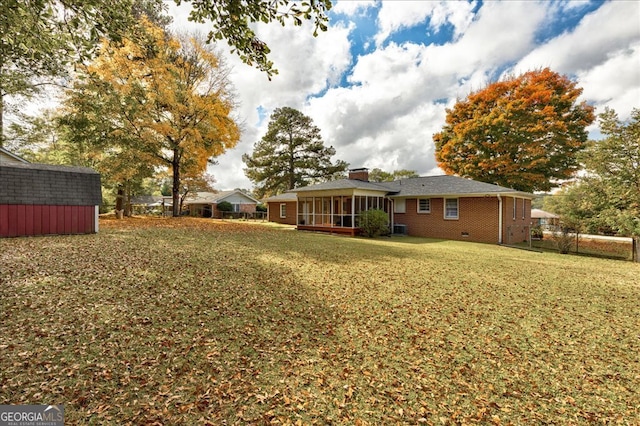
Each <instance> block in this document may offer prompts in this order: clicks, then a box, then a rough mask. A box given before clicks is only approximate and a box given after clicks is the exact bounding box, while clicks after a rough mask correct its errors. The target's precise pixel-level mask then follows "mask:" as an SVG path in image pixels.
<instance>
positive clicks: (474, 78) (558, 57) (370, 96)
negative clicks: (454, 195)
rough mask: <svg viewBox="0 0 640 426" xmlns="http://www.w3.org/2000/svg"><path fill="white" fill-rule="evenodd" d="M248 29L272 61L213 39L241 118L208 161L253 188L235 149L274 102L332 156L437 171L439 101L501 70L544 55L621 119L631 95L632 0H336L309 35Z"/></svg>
mask: <svg viewBox="0 0 640 426" xmlns="http://www.w3.org/2000/svg"><path fill="white" fill-rule="evenodd" d="M169 13H170V14H171V15H172V16H173V18H174V26H175V28H179V29H180V30H185V29H188V30H192V29H200V30H203V31H204V30H206V29H207V27H206V26H204V25H195V24H192V23H189V22H187V16H188V13H189V6H188V4H184V3H183V4H182V5H181V6H179V7H177V6H175V4H173V3H171V4H170V6H169ZM256 32H257V34H258V36H259V38H260V39H262V40H263V41H265V42H266V43H267V44H268V45H269V47H270V48H271V51H272V54H271V59H272V60H273V61H274V63H275V65H276V68H277V69H278V70H279V74H278V75H277V76H275V77H274V78H273V79H272V81H269V80H268V79H267V77H266V75H265V74H263V73H260V72H259V71H257V70H255V69H253V68H251V67H249V66H247V65H244V64H243V63H241V62H240V61H239V60H238V59H237V58H236V57H235V56H234V55H231V54H229V53H228V48H227V47H226V44H221V45H220V48H221V50H222V52H223V56H225V57H226V58H227V63H228V64H229V65H230V66H231V67H232V73H231V80H232V82H233V84H234V86H235V90H236V92H237V96H238V100H239V102H240V107H239V109H238V111H237V113H238V116H239V117H240V119H241V120H242V123H243V126H244V132H243V135H242V139H241V141H240V143H239V144H238V145H237V147H236V148H235V149H233V150H230V151H229V152H228V153H226V154H224V155H223V156H221V157H219V158H218V163H219V164H218V165H216V166H212V167H211V168H210V172H211V173H212V174H213V175H214V177H215V179H216V181H217V183H216V185H215V186H216V188H217V189H220V190H226V189H233V188H251V186H252V184H251V182H250V181H249V180H248V179H247V178H246V177H245V175H244V172H243V168H244V164H243V162H242V160H241V156H242V154H244V153H251V152H252V151H253V146H254V144H255V143H256V142H257V141H259V140H260V138H261V137H262V136H263V135H264V134H265V132H266V127H267V124H268V122H269V116H270V114H271V113H272V112H273V110H274V109H275V108H278V107H283V106H289V107H292V108H296V109H299V110H300V111H302V112H303V113H304V114H306V115H308V116H310V117H311V118H312V119H313V121H314V123H315V124H316V125H317V126H318V127H319V128H320V129H321V132H322V136H323V139H324V142H325V145H331V146H333V147H334V148H335V149H336V156H335V157H334V160H335V159H341V160H344V161H346V162H348V163H349V164H350V166H351V167H354V168H356V167H369V168H375V167H377V168H380V169H383V170H385V171H388V172H391V171H393V170H397V169H410V170H415V171H417V172H418V173H419V174H420V175H432V174H441V173H442V172H441V171H440V170H439V169H438V168H437V166H436V163H435V157H434V144H433V140H432V135H433V134H434V133H436V132H438V131H440V129H441V128H442V126H443V124H444V121H445V114H446V111H445V109H446V108H448V107H449V108H450V107H452V106H453V105H454V104H455V101H456V99H457V98H464V97H466V96H467V95H468V94H469V93H470V92H471V91H474V90H478V89H481V88H483V87H484V86H485V85H486V84H487V83H489V82H492V81H495V80H497V79H499V78H500V77H501V76H503V75H504V74H505V73H511V74H513V73H515V74H520V73H522V72H526V71H529V70H533V69H539V68H544V67H550V68H551V69H552V70H554V71H556V72H559V73H562V74H566V75H568V76H570V78H572V79H573V80H575V81H577V83H578V85H579V86H580V87H582V88H583V89H584V91H583V95H582V98H583V99H584V100H586V101H587V102H588V103H590V104H592V105H594V106H595V107H596V108H597V109H596V112H602V111H603V110H604V107H605V106H608V107H610V108H613V109H615V110H616V111H617V112H618V114H619V116H620V118H622V119H626V118H628V117H629V114H630V112H631V109H632V108H634V107H640V1H634V0H628V1H622V0H621V1H613V2H600V1H596V2H593V1H577V0H576V1H552V2H550V1H541V2H535V1H506V2H497V1H486V2H482V1H471V2H467V1H456V2H454V1H443V2H437V1H388V2H385V1H383V2H380V1H372V2H367V1H345V0H343V1H338V2H334V6H333V8H332V9H331V12H330V26H329V29H328V31H327V32H326V33H321V34H320V35H319V36H318V37H316V38H314V37H313V35H312V32H313V29H312V28H311V26H310V25H305V26H303V27H293V26H292V25H289V26H286V27H282V26H280V25H279V24H271V25H263V24H261V25H258V26H256ZM590 130H591V137H592V138H598V137H599V133H598V132H597V127H596V126H595V125H594V126H592V127H591V128H590Z"/></svg>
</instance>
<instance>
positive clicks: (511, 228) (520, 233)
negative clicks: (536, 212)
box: [502, 197, 531, 244]
mask: <svg viewBox="0 0 640 426" xmlns="http://www.w3.org/2000/svg"><path fill="white" fill-rule="evenodd" d="M502 200H503V201H502V203H503V209H504V210H503V212H504V214H503V222H502V226H503V234H502V235H503V241H502V242H503V243H504V244H513V243H521V242H523V241H529V240H528V238H529V232H530V229H531V200H524V218H523V217H522V209H523V205H522V202H523V200H522V198H515V199H514V198H511V197H508V198H507V197H503V199H502ZM514 200H515V203H516V217H515V219H514V218H513V203H514Z"/></svg>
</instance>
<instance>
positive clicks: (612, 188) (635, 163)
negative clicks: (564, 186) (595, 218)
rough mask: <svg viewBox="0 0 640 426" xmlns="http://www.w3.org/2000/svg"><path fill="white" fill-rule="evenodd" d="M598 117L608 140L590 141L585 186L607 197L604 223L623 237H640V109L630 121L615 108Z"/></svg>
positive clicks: (585, 162)
mask: <svg viewBox="0 0 640 426" xmlns="http://www.w3.org/2000/svg"><path fill="white" fill-rule="evenodd" d="M599 118H600V129H601V132H602V134H603V135H604V136H605V137H604V139H602V140H599V141H591V142H589V144H588V146H587V149H586V150H585V151H584V153H583V155H582V157H581V158H582V161H583V163H584V167H585V169H586V171H587V172H588V173H587V177H586V178H585V179H584V180H585V183H586V184H588V185H590V186H592V187H597V188H601V193H603V194H606V203H603V204H604V205H605V206H606V208H603V209H602V210H601V211H600V212H599V215H600V218H601V220H603V221H604V222H605V223H606V224H607V225H608V226H610V227H611V228H613V229H615V230H616V231H617V232H619V233H621V234H625V235H636V236H640V108H634V109H633V111H632V112H631V117H630V119H629V120H628V121H627V122H622V121H620V119H619V118H618V115H617V114H616V112H615V111H614V110H612V109H606V110H605V112H604V113H602V114H600V116H599Z"/></svg>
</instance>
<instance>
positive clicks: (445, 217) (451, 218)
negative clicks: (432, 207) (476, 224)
mask: <svg viewBox="0 0 640 426" xmlns="http://www.w3.org/2000/svg"><path fill="white" fill-rule="evenodd" d="M447 200H456V213H457V214H456V216H455V217H454V216H451V217H447ZM442 210H443V211H442V214H443V216H444V219H445V220H458V219H459V218H460V199H459V198H445V199H444V203H442Z"/></svg>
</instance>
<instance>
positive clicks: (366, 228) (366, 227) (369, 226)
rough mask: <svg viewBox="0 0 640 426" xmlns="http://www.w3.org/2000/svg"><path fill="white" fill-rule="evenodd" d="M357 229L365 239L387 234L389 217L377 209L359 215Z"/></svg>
mask: <svg viewBox="0 0 640 426" xmlns="http://www.w3.org/2000/svg"><path fill="white" fill-rule="evenodd" d="M358 227H359V228H360V229H361V230H362V232H363V233H364V234H365V235H366V236H367V237H377V236H379V235H387V234H388V233H389V216H388V215H387V214H386V213H385V212H384V211H383V210H379V209H372V210H367V211H364V212H362V213H360V216H359V217H358Z"/></svg>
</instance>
